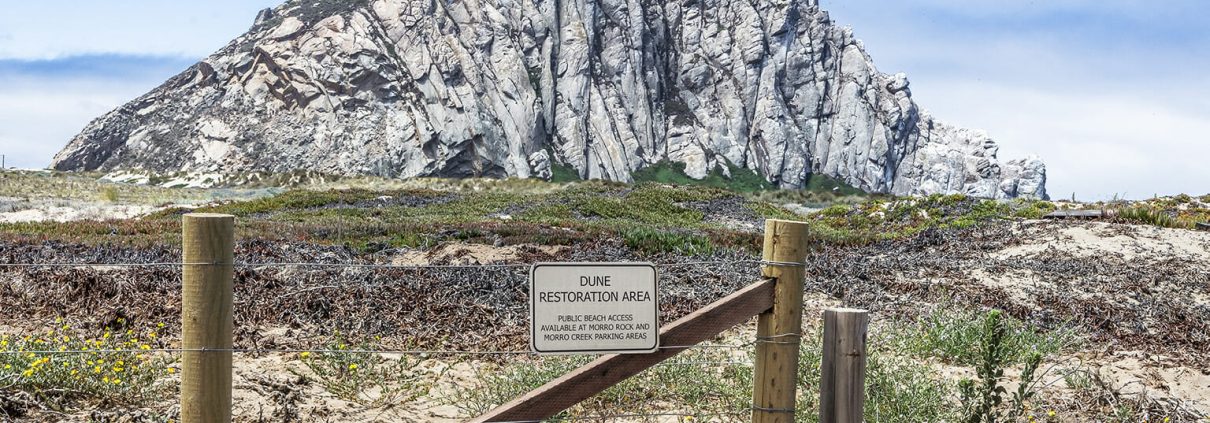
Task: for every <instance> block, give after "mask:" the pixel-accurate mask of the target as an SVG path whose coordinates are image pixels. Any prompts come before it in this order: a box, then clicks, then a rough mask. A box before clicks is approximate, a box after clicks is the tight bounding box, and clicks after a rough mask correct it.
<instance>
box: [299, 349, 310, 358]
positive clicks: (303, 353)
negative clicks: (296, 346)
mask: <svg viewBox="0 0 1210 423" xmlns="http://www.w3.org/2000/svg"><path fill="white" fill-rule="evenodd" d="M310 356H311V352H310V351H303V352H300V353H298V358H301V359H304V360H305V359H306V358H307V357H310Z"/></svg>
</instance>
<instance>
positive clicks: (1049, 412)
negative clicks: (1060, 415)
mask: <svg viewBox="0 0 1210 423" xmlns="http://www.w3.org/2000/svg"><path fill="white" fill-rule="evenodd" d="M1046 415H1047V416H1050V417H1054V416H1055V410H1046Z"/></svg>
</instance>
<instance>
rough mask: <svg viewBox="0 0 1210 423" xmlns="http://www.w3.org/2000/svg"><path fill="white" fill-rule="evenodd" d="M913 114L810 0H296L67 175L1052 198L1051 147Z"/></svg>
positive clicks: (173, 82) (127, 122)
mask: <svg viewBox="0 0 1210 423" xmlns="http://www.w3.org/2000/svg"><path fill="white" fill-rule="evenodd" d="M997 149H998V147H997V146H996V144H995V143H994V142H993V141H992V140H991V139H990V138H989V137H988V136H987V135H986V134H985V133H983V132H981V131H973V130H966V129H960V128H955V127H952V126H949V125H946V124H944V123H941V122H939V121H937V120H935V119H933V118H932V117H931V116H929V115H928V114H927V113H926V112H924V111H922V110H921V109H920V108H919V107H918V106H917V105H916V104H915V103H914V102H913V101H912V98H911V90H910V88H909V84H908V80H907V77H906V76H905V75H903V74H898V75H886V74H882V73H879V72H878V71H877V70H876V69H875V67H874V65H873V63H872V62H871V60H870V57H869V56H868V55H867V54H866V53H865V51H864V49H863V47H862V45H861V42H860V41H859V40H857V39H856V38H854V36H853V34H852V31H851V30H850V29H849V28H844V27H840V26H837V25H835V24H834V23H833V22H832V21H831V20H830V18H829V17H828V14H827V12H825V11H822V10H820V9H819V7H818V6H817V5H816V4H814V3H812V2H806V1H786V0H754V1H751V2H733V1H725V0H689V1H664V2H661V1H655V0H592V1H588V0H451V1H432V0H371V1H366V0H362V1H352V2H343V1H336V0H323V1H320V2H318V3H316V2H314V1H313V0H307V1H302V2H298V1H291V2H288V3H286V4H284V5H282V6H279V7H278V8H276V9H273V10H266V11H263V12H261V13H260V14H258V16H257V19H256V23H255V25H254V26H253V28H252V29H251V30H250V31H249V32H248V33H246V34H244V35H243V36H241V37H239V38H237V39H236V40H234V41H232V42H231V43H230V44H229V45H228V46H227V47H225V48H223V49H222V50H220V51H218V52H217V53H215V54H213V55H211V56H210V57H208V58H206V59H205V60H203V61H202V62H199V63H198V64H196V65H194V66H193V67H192V68H190V69H188V70H186V71H185V72H183V73H181V74H180V75H177V76H176V77H174V78H172V79H170V80H169V81H167V82H166V83H164V85H162V86H160V87H159V88H157V89H155V90H153V91H152V92H150V93H148V94H146V95H144V96H142V97H140V98H138V99H136V100H134V101H132V102H130V103H129V104H126V105H124V106H122V107H120V108H119V109H117V110H114V111H112V112H110V113H108V114H106V115H105V116H102V117H101V118H99V119H97V120H95V121H94V122H92V123H91V124H90V125H89V126H88V127H87V128H85V130H84V131H83V132H82V133H81V134H80V135H78V136H77V137H76V138H75V139H73V140H72V141H71V143H70V144H69V145H68V146H67V147H66V148H64V150H63V151H61V152H60V153H59V154H58V155H57V156H56V157H55V160H54V163H53V165H52V166H53V167H54V168H55V169H60V170H115V169H147V170H155V171H174V172H175V171H198V172H237V171H286V170H295V169H310V170H315V171H323V172H329V173H335V174H374V175H380V176H392V177H403V178H406V177H414V176H450V177H465V176H491V177H503V176H517V177H548V176H549V175H550V174H551V166H552V165H562V166H569V167H571V168H574V169H575V170H576V171H578V172H579V174H580V175H581V177H584V178H603V179H611V180H619V181H629V180H630V178H631V174H632V173H633V172H634V171H635V170H637V169H640V168H643V167H645V166H649V165H652V164H655V163H658V162H661V161H676V162H683V163H685V164H686V172H687V173H688V174H689V175H690V176H694V177H703V176H705V175H706V174H707V173H708V172H710V171H711V170H712V169H714V168H716V167H723V168H725V167H726V165H727V164H732V165H735V166H740V167H745V168H749V169H753V170H756V171H757V172H759V173H760V174H761V175H764V176H765V177H766V178H768V179H769V180H770V181H772V182H774V183H776V184H777V185H779V186H782V187H786V188H791V187H798V186H801V185H803V184H804V182H805V180H806V178H807V176H808V175H809V174H812V173H821V174H826V175H829V176H832V177H835V178H838V179H840V180H843V181H845V182H847V183H849V184H851V185H854V186H857V187H859V188H862V189H865V190H867V191H872V192H889V193H895V194H930V193H951V192H961V193H967V194H972V195H977V196H982V197H995V198H1007V197H1017V196H1033V197H1045V195H1046V190H1045V182H1046V169H1045V166H1044V165H1043V164H1042V162H1041V161H1040V160H1038V159H1037V158H1030V159H1025V160H1015V161H1005V162H1001V161H1000V160H999V159H998V158H997V157H996V152H997Z"/></svg>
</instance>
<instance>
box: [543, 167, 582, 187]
mask: <svg viewBox="0 0 1210 423" xmlns="http://www.w3.org/2000/svg"><path fill="white" fill-rule="evenodd" d="M580 180H582V179H581V178H580V173H579V172H576V169H575V168H573V167H571V166H568V165H561V164H558V163H552V164H551V165H550V181H551V182H554V183H566V182H576V181H580Z"/></svg>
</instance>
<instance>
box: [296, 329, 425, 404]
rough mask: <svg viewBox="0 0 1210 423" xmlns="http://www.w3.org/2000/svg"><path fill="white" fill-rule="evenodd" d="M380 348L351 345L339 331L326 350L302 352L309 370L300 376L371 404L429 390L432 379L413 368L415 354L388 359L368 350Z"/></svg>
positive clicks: (410, 397) (346, 397) (402, 399)
mask: <svg viewBox="0 0 1210 423" xmlns="http://www.w3.org/2000/svg"><path fill="white" fill-rule="evenodd" d="M379 349H381V348H380V346H379V345H377V344H375V343H371V342H362V343H358V344H355V345H350V344H349V343H348V341H346V340H345V339H344V338H342V337H340V336H339V335H338V336H336V337H335V338H334V339H332V340H331V341H330V342H328V343H327V344H326V345H325V347H324V350H325V351H320V352H302V353H299V354H298V359H299V360H300V361H301V362H302V363H303V364H304V365H305V366H306V368H307V370H308V371H309V372H308V373H301V374H299V376H300V377H302V378H304V379H313V380H315V381H317V382H318V383H319V384H320V386H323V388H324V389H325V390H327V391H328V392H331V393H332V394H333V395H335V396H336V397H337V398H340V399H342V400H345V401H349V402H354V403H358V404H362V405H367V406H371V407H379V406H384V405H389V404H395V403H400V402H408V401H412V400H415V399H416V398H417V397H419V396H422V395H425V394H427V393H428V390H429V388H430V387H431V386H432V381H430V380H428V378H427V377H424V376H421V375H417V374H416V373H415V372H413V371H412V370H413V368H414V367H416V365H417V364H418V360H417V359H416V358H415V357H413V356H407V355H404V356H401V357H399V358H398V359H387V358H385V357H383V356H382V355H380V354H378V353H373V352H366V351H374V350H379Z"/></svg>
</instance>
